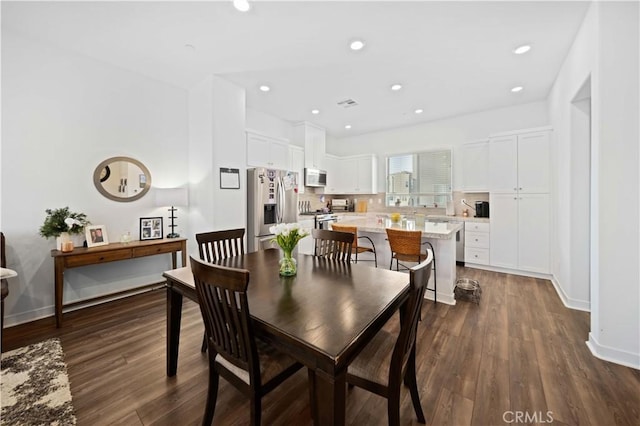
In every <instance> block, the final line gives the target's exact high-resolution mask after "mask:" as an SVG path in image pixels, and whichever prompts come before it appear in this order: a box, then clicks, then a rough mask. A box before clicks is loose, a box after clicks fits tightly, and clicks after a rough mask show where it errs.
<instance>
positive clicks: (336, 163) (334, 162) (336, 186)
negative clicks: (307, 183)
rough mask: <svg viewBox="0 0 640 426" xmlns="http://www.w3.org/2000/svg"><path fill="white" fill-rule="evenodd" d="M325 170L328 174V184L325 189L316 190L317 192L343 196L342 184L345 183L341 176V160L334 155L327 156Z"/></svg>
mask: <svg viewBox="0 0 640 426" xmlns="http://www.w3.org/2000/svg"><path fill="white" fill-rule="evenodd" d="M324 160H325V167H324V170H325V171H326V172H327V184H326V185H325V187H324V188H316V192H321V193H324V194H343V193H344V192H342V185H341V184H342V183H343V182H344V181H343V179H342V176H340V171H339V167H340V158H338V157H336V156H334V155H326V157H325V159H324Z"/></svg>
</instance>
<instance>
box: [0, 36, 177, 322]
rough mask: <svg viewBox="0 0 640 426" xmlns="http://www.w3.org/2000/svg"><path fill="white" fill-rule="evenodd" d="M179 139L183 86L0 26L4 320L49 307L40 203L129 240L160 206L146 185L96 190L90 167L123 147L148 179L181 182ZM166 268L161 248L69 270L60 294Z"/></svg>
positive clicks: (142, 280)
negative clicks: (114, 197) (126, 191)
mask: <svg viewBox="0 0 640 426" xmlns="http://www.w3.org/2000/svg"><path fill="white" fill-rule="evenodd" d="M186 146H187V93H186V91H184V90H181V89H178V88H175V87H172V86H169V85H167V84H164V83H160V82H157V81H154V80H150V79H148V78H146V77H143V76H141V75H138V74H136V73H132V72H128V71H124V70H122V69H120V68H116V67H113V66H110V65H107V64H105V63H102V62H99V61H96V60H93V59H90V58H87V57H83V56H79V55H75V54H73V53H69V52H66V51H62V50H59V49H56V48H53V47H49V46H46V45H44V44H40V43H35V42H32V41H29V40H27V39H24V38H21V37H20V36H18V35H16V34H12V33H10V32H8V31H7V30H6V29H3V33H2V160H1V161H2V170H1V175H2V206H1V216H0V217H1V220H2V223H1V227H2V231H3V232H4V233H5V235H6V238H7V253H6V254H7V261H8V264H9V268H11V269H14V270H16V271H17V272H18V274H19V276H18V277H17V278H13V279H12V280H11V282H10V293H9V296H8V297H7V299H6V300H5V307H6V318H5V319H6V325H7V326H10V325H13V324H16V323H20V322H25V321H30V320H33V319H36V318H40V317H43V316H50V315H52V314H53V303H54V299H53V298H54V288H53V281H54V280H53V259H52V257H51V255H50V250H51V249H53V248H55V241H53V240H45V239H44V238H42V237H40V236H39V235H38V229H39V227H40V226H41V225H42V222H43V220H44V217H45V212H44V211H45V209H47V208H58V207H64V206H69V207H70V208H71V210H73V211H79V212H84V213H86V214H87V216H88V218H89V220H91V222H92V223H93V224H103V225H106V228H107V231H108V234H107V235H108V237H109V239H110V240H112V241H118V240H119V236H120V234H122V233H123V232H126V231H129V232H131V235H133V236H134V237H135V238H136V239H137V237H138V235H139V218H140V217H145V216H165V217H166V215H167V212H165V211H164V209H158V208H156V207H155V206H154V205H153V198H154V197H153V193H152V192H153V189H152V191H151V193H149V194H148V195H147V196H145V197H143V198H142V199H140V200H138V201H134V202H131V203H119V202H115V201H111V200H108V199H106V198H104V197H103V196H102V195H100V193H98V191H97V190H96V189H95V187H94V186H93V171H94V169H95V167H96V166H97V165H98V164H99V163H100V162H101V161H103V160H105V159H106V158H108V157H112V156H119V155H123V156H129V157H133V158H136V159H138V160H140V161H141V162H143V163H144V164H145V165H146V166H147V167H148V168H149V170H150V173H151V177H152V185H153V186H154V187H157V186H178V185H181V184H184V183H186V181H187V152H186ZM166 222H167V220H166V219H165V223H166ZM178 224H179V228H178V229H180V230H182V231H184V232H188V228H187V223H185V222H180V220H178ZM165 231H166V230H165ZM114 265H117V266H118V267H117V268H114V267H113V266H114ZM168 267H170V260H169V256H168V255H167V256H154V257H149V258H145V259H137V260H129V261H123V262H118V263H117V264H115V263H114V264H111V265H102V266H91V267H85V268H79V269H72V270H69V271H68V272H67V273H66V274H65V301H66V302H70V301H74V300H78V299H83V298H87V297H91V296H95V295H100V294H104V293H108V292H112V291H116V290H120V289H123V288H128V287H131V286H134V285H141V284H146V283H150V282H155V281H160V280H161V279H162V276H161V273H162V271H164V270H166V269H168Z"/></svg>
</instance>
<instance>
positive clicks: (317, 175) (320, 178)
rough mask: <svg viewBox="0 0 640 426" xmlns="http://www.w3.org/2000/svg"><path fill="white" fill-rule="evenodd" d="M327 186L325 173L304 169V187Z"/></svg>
mask: <svg viewBox="0 0 640 426" xmlns="http://www.w3.org/2000/svg"><path fill="white" fill-rule="evenodd" d="M326 185H327V172H326V171H325V170H320V169H304V186H315V187H323V186H326Z"/></svg>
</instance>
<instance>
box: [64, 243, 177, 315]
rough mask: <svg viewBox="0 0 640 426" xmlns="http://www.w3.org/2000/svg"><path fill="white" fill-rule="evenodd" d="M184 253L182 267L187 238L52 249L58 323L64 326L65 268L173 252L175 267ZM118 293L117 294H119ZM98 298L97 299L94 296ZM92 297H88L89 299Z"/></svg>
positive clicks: (172, 257)
mask: <svg viewBox="0 0 640 426" xmlns="http://www.w3.org/2000/svg"><path fill="white" fill-rule="evenodd" d="M178 251H180V252H181V253H182V266H183V267H184V266H186V265H187V239H186V238H171V239H163V240H149V241H132V242H130V243H126V244H125V243H112V244H107V245H105V246H99V247H91V248H82V247H80V248H75V249H73V251H72V252H68V253H63V252H61V251H60V250H51V256H52V257H53V258H54V263H55V292H56V294H55V298H56V326H57V327H58V328H59V327H60V326H62V309H63V308H64V306H65V305H64V304H63V297H62V296H63V290H64V270H65V269H69V268H77V267H80V266H88V265H98V264H101V263H107V262H115V261H117V260H125V259H134V258H138V257H145V256H154V255H156V254H164V253H171V261H172V265H173V268H172V269H176V268H177V267H178V265H177V253H178ZM162 272H164V271H162ZM116 294H117V293H116ZM92 300H95V299H92ZM88 301H89V300H87V302H88Z"/></svg>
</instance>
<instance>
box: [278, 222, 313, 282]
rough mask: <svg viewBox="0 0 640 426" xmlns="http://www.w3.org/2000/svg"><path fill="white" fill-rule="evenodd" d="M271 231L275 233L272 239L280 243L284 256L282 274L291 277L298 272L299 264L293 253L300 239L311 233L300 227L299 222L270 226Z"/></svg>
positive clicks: (281, 266) (281, 262) (281, 263)
mask: <svg viewBox="0 0 640 426" xmlns="http://www.w3.org/2000/svg"><path fill="white" fill-rule="evenodd" d="M269 232H271V233H272V234H275V237H273V239H272V240H271V241H274V242H276V243H278V245H279V246H280V248H281V249H282V252H283V253H284V256H283V257H282V259H280V275H282V276H284V277H291V276H293V275H295V274H297V273H298V266H297V265H296V260H295V259H294V258H293V256H292V253H293V250H294V249H295V248H296V245H297V244H298V241H300V240H301V239H303V238H304V237H306V236H307V235H309V232H308V231H306V230H304V229H302V228H300V224H299V223H281V224H279V225H276V226H272V227H271V228H269Z"/></svg>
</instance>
